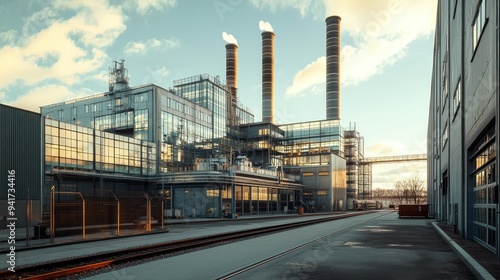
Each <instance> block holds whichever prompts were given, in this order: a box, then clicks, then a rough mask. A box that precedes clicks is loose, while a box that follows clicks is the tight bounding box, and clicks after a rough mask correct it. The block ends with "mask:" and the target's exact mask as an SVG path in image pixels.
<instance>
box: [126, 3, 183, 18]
mask: <svg viewBox="0 0 500 280" xmlns="http://www.w3.org/2000/svg"><path fill="white" fill-rule="evenodd" d="M134 2H135V3H136V5H137V12H138V13H139V14H140V15H147V14H150V13H152V12H154V11H163V10H165V9H168V8H173V7H175V6H176V5H177V0H137V1H134Z"/></svg>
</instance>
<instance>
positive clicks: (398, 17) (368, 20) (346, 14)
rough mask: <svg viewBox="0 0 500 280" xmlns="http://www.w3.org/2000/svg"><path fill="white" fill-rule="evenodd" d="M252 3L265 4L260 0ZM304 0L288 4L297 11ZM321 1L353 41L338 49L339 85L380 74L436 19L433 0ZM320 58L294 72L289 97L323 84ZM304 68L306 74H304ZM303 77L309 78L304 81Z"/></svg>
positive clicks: (402, 54)
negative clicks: (339, 56) (337, 18)
mask: <svg viewBox="0 0 500 280" xmlns="http://www.w3.org/2000/svg"><path fill="white" fill-rule="evenodd" d="M254 2H257V3H259V4H260V5H262V3H267V2H266V1H264V0H261V1H257V0H255V1H254ZM307 2H308V1H305V0H304V1H291V2H290V3H289V4H288V6H291V7H295V8H296V9H299V10H300V9H302V5H303V4H304V3H307ZM278 3H282V2H281V1H277V3H276V4H275V5H278V6H279V5H284V4H278ZM287 3H288V2H287ZM324 3H325V6H326V8H327V9H326V11H327V13H326V15H338V16H340V17H341V18H342V20H341V31H342V32H343V33H348V34H349V36H350V37H352V39H353V41H354V43H353V45H344V47H343V48H342V50H341V58H340V63H341V64H340V67H341V70H340V71H341V75H340V78H341V84H342V86H348V85H353V84H357V83H360V82H362V81H365V80H367V79H369V78H371V77H372V76H374V75H377V74H380V73H382V72H383V70H384V68H385V67H387V66H390V65H392V64H394V63H395V62H396V61H398V60H399V59H400V58H402V57H404V56H405V51H406V49H407V48H408V46H409V45H410V43H411V42H413V41H415V40H416V39H418V38H421V37H425V36H429V35H430V34H431V33H432V32H433V30H434V26H435V22H436V21H435V14H436V7H437V4H436V3H437V2H436V0H426V1H395V0H371V1H365V0H349V1H346V0H325V2H324ZM268 5H271V4H268ZM326 15H325V17H326ZM322 59H323V57H320V58H318V59H317V60H316V61H315V62H313V63H311V64H309V65H307V66H306V67H305V68H304V69H303V70H300V71H299V72H298V73H297V74H296V76H295V79H294V82H293V84H292V85H291V86H290V87H289V88H288V89H287V94H288V95H289V96H293V95H297V94H298V93H299V92H300V91H305V90H309V88H308V87H305V85H308V86H309V87H312V86H318V85H319V84H324V83H325V75H326V70H325V68H324V67H322V65H321V64H320V63H322ZM306 70H307V71H306ZM304 71H306V72H307V73H309V74H308V75H304V73H303V72H304ZM312 72H314V75H313V74H312ZM318 76H319V77H318ZM320 77H321V78H320ZM307 78H309V79H311V80H309V81H306V80H305V79H307Z"/></svg>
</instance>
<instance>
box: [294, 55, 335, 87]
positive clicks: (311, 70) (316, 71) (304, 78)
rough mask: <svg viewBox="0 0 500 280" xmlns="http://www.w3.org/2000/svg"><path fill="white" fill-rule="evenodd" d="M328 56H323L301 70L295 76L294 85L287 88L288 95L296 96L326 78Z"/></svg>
mask: <svg viewBox="0 0 500 280" xmlns="http://www.w3.org/2000/svg"><path fill="white" fill-rule="evenodd" d="M325 69H326V57H324V56H322V57H320V58H318V59H317V60H315V61H313V62H311V63H310V64H308V65H307V66H306V67H304V69H302V70H300V71H299V72H298V73H297V74H295V77H294V78H293V84H292V86H290V87H288V88H287V89H286V96H295V95H298V94H300V93H301V92H304V91H305V90H307V89H310V88H312V87H314V86H317V85H318V84H321V83H324V82H325V80H326V75H325V73H326V70H325Z"/></svg>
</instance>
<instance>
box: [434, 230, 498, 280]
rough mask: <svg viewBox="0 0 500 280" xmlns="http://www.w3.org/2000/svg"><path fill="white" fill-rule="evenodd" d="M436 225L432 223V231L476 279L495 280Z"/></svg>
mask: <svg viewBox="0 0 500 280" xmlns="http://www.w3.org/2000/svg"><path fill="white" fill-rule="evenodd" d="M437 224H438V223H437V222H432V226H433V227H434V229H436V231H437V232H438V233H439V235H441V237H442V238H443V239H444V240H445V241H446V243H448V245H449V246H450V247H451V248H452V249H453V251H454V252H455V253H456V254H457V255H458V256H459V257H460V259H461V260H462V261H463V262H464V263H465V265H466V266H467V267H468V268H469V269H470V271H471V272H472V273H473V274H474V275H475V276H476V277H477V279H482V280H495V277H493V276H492V275H491V274H490V273H489V272H488V271H487V270H486V269H485V268H484V267H482V266H481V265H480V264H479V263H478V262H477V261H476V260H475V259H474V258H472V257H471V256H470V255H469V254H468V253H467V252H466V251H465V250H464V249H462V247H460V246H459V245H458V244H457V243H456V242H455V241H453V239H451V238H450V237H449V236H448V235H447V234H446V233H445V232H444V231H443V230H442V229H441V228H440V227H439V226H438V225H437Z"/></svg>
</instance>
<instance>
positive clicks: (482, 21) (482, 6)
mask: <svg viewBox="0 0 500 280" xmlns="http://www.w3.org/2000/svg"><path fill="white" fill-rule="evenodd" d="M487 20H488V19H487V18H486V1H485V0H482V1H481V2H480V3H479V6H478V8H477V12H476V18H475V19H474V23H473V24H472V47H473V48H472V49H473V50H475V49H476V47H477V44H478V43H479V39H480V38H481V34H482V33H483V30H484V26H485V25H486V22H487Z"/></svg>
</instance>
